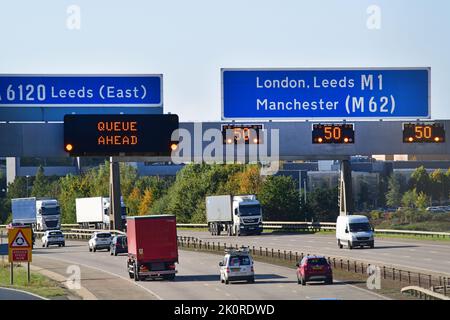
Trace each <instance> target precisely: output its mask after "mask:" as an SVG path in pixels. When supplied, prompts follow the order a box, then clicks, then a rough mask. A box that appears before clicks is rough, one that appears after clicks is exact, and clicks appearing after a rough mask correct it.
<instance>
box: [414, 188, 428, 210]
mask: <svg viewBox="0 0 450 320" xmlns="http://www.w3.org/2000/svg"><path fill="white" fill-rule="evenodd" d="M429 201H430V200H429V199H428V197H427V195H426V194H425V193H423V192H421V193H419V195H418V196H417V198H416V203H415V205H416V208H418V209H420V210H422V211H423V210H425V209H426V207H428V203H429Z"/></svg>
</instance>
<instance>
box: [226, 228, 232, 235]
mask: <svg viewBox="0 0 450 320" xmlns="http://www.w3.org/2000/svg"><path fill="white" fill-rule="evenodd" d="M227 234H228V236H232V235H233V233H232V232H231V228H230V226H227Z"/></svg>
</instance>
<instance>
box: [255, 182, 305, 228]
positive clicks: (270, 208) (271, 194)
mask: <svg viewBox="0 0 450 320" xmlns="http://www.w3.org/2000/svg"><path fill="white" fill-rule="evenodd" d="M258 197H259V200H260V201H261V205H262V207H263V213H264V219H266V220H275V221H282V220H300V219H301V216H300V208H299V201H300V199H299V193H298V191H297V190H296V185H295V182H294V180H293V179H292V178H291V177H287V176H269V177H267V179H266V180H265V181H264V183H263V185H262V187H261V190H260V193H259V194H258Z"/></svg>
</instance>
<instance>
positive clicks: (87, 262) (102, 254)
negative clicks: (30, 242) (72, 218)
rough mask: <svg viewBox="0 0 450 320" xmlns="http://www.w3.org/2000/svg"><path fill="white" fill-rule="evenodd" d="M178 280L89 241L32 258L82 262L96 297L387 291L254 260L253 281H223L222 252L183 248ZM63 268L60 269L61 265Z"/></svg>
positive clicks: (369, 296)
mask: <svg viewBox="0 0 450 320" xmlns="http://www.w3.org/2000/svg"><path fill="white" fill-rule="evenodd" d="M179 253H180V259H179V260H180V264H179V265H177V270H178V274H177V277H176V279H175V281H162V280H149V281H139V282H134V280H131V279H129V277H128V273H127V269H126V255H119V256H117V257H115V256H111V255H110V254H109V252H106V251H97V252H89V251H88V246H87V242H82V241H66V247H64V248H59V247H50V248H41V247H39V243H38V246H37V248H36V249H35V250H34V251H33V260H34V261H33V264H35V265H37V266H39V267H40V268H44V269H45V268H46V266H48V268H49V269H52V268H54V266H55V265H59V267H58V268H56V269H53V270H55V271H56V272H60V273H63V272H65V268H67V266H69V265H78V266H80V268H81V284H82V286H83V287H84V288H86V289H87V290H89V291H90V292H92V293H93V294H94V295H95V296H96V297H97V299H164V300H166V299H174V300H246V299H247V300H269V299H271V300H272V299H273V300H285V299H289V300H299V299H342V300H354V299H361V300H374V299H376V300H379V299H384V297H382V296H380V295H378V294H376V293H374V292H371V291H369V290H365V289H361V288H357V287H355V286H352V285H351V284H347V283H344V282H340V283H339V282H336V283H335V284H333V285H324V284H322V283H311V284H308V285H307V286H304V287H303V286H301V285H298V284H297V281H296V276H295V271H294V270H293V269H289V268H286V267H280V266H275V265H271V264H266V263H261V262H255V271H256V279H255V280H256V281H255V283H254V284H247V283H238V282H237V283H232V284H230V285H225V284H222V283H220V281H219V267H218V263H219V260H220V258H221V257H220V256H219V255H213V254H207V253H198V252H190V251H183V250H180V251H179ZM63 266H65V268H64V267H63ZM58 270H59V271H58Z"/></svg>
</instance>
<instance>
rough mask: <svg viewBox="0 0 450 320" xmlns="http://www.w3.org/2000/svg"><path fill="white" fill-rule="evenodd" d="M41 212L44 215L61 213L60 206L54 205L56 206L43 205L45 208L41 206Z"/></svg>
mask: <svg viewBox="0 0 450 320" xmlns="http://www.w3.org/2000/svg"><path fill="white" fill-rule="evenodd" d="M41 214H42V215H43V216H49V215H52V214H60V211H59V207H54V208H45V207H43V208H41Z"/></svg>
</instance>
